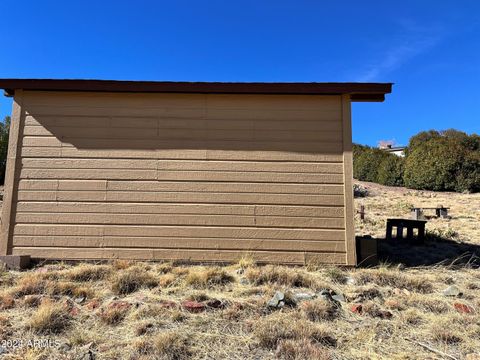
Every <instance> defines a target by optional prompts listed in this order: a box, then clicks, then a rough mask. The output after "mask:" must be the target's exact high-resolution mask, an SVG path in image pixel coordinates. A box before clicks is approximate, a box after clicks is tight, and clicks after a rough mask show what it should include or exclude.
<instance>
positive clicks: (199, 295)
mask: <svg viewBox="0 0 480 360" xmlns="http://www.w3.org/2000/svg"><path fill="white" fill-rule="evenodd" d="M186 299H187V300H190V301H198V302H202V301H207V300H210V296H208V295H207V294H206V293H204V292H201V291H196V292H193V293H191V294H190V295H188V296H187V298H186Z"/></svg>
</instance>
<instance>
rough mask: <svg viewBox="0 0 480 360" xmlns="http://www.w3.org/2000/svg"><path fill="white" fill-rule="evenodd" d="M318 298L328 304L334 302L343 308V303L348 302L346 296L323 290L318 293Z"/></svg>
mask: <svg viewBox="0 0 480 360" xmlns="http://www.w3.org/2000/svg"><path fill="white" fill-rule="evenodd" d="M318 297H319V298H320V299H323V300H325V301H328V302H332V303H334V304H335V305H337V306H341V304H340V303H341V302H346V299H345V296H343V295H342V294H337V293H336V292H335V291H333V290H326V289H325V290H322V291H320V292H319V293H318Z"/></svg>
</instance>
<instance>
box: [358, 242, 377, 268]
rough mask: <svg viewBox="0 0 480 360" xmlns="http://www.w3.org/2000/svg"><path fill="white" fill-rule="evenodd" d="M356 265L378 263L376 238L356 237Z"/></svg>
mask: <svg viewBox="0 0 480 360" xmlns="http://www.w3.org/2000/svg"><path fill="white" fill-rule="evenodd" d="M356 242H357V265H358V266H361V267H369V266H375V265H378V240H377V239H375V238H372V237H357V238H356Z"/></svg>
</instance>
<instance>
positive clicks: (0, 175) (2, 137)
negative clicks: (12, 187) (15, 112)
mask: <svg viewBox="0 0 480 360" xmlns="http://www.w3.org/2000/svg"><path fill="white" fill-rule="evenodd" d="M10 122H11V119H10V116H5V119H4V120H3V123H0V183H1V184H3V183H4V182H5V170H6V168H7V152H8V134H9V133H10Z"/></svg>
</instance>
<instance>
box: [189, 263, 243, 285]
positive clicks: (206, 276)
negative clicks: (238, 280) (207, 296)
mask: <svg viewBox="0 0 480 360" xmlns="http://www.w3.org/2000/svg"><path fill="white" fill-rule="evenodd" d="M234 280H235V278H234V277H233V276H232V275H230V274H228V273H227V272H226V271H225V270H224V269H222V268H220V267H214V268H206V269H199V270H196V269H192V270H191V271H190V272H189V273H188V275H187V277H186V278H185V283H186V284H187V285H189V286H192V287H194V288H197V289H204V288H210V287H214V286H223V285H226V284H229V283H231V282H233V281H234Z"/></svg>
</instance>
